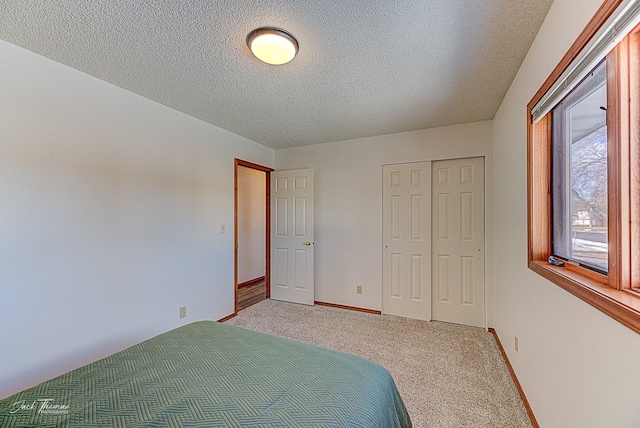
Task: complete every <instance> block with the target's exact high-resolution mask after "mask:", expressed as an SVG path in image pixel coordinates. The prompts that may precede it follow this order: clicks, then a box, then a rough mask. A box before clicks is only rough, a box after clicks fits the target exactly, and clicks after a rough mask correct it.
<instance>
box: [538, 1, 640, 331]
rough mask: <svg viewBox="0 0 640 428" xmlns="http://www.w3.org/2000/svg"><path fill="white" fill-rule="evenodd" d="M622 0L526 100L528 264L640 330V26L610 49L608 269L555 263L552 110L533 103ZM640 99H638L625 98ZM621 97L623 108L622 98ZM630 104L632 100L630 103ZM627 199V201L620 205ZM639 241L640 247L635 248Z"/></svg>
mask: <svg viewBox="0 0 640 428" xmlns="http://www.w3.org/2000/svg"><path fill="white" fill-rule="evenodd" d="M621 2H622V0H606V1H605V2H604V3H603V4H602V6H601V7H600V9H599V10H598V11H597V12H596V15H595V16H594V17H593V18H592V19H591V21H590V22H589V24H588V25H587V27H586V28H585V29H584V31H583V32H582V33H581V34H580V36H579V37H578V39H577V40H576V41H575V42H574V44H573V45H572V46H571V48H570V49H569V51H568V52H567V54H566V55H565V56H564V57H563V59H562V60H561V62H560V63H559V64H558V66H557V67H556V68H555V69H554V71H553V72H552V73H551V75H550V76H549V78H548V79H547V80H546V81H545V83H544V84H543V85H542V87H541V88H540V90H539V91H538V92H537V93H536V95H535V96H534V97H533V99H532V100H531V101H530V102H529V104H528V106H527V154H528V157H527V183H528V186H527V202H528V209H527V217H528V266H529V268H530V269H531V270H532V271H534V272H536V273H538V274H540V275H542V276H543V277H545V278H546V279H548V280H549V281H551V282H553V283H555V284H557V285H558V286H560V287H561V288H563V289H565V290H566V291H568V292H570V293H572V294H573V295H575V296H577V297H579V298H580V299H582V300H583V301H585V302H587V303H589V304H590V305H592V306H593V307H595V308H597V309H599V310H600V311H602V312H603V313H605V314H607V315H609V316H610V317H612V318H614V319H616V320H617V321H619V322H620V323H622V324H624V325H625V326H627V327H629V328H630V329H632V330H633V331H635V332H637V333H640V269H639V267H640V254H639V253H640V252H639V251H638V249H640V245H638V244H640V219H638V218H637V217H638V216H637V215H636V216H635V217H634V216H633V215H632V213H636V214H637V213H640V211H638V208H640V201H638V200H637V199H638V198H637V196H636V197H634V196H633V195H638V194H640V193H638V192H639V191H640V147H639V146H640V119H639V117H640V115H639V114H640V106H639V105H638V104H639V103H638V101H637V100H638V98H639V96H640V84H639V83H638V79H637V78H635V77H631V78H630V76H638V74H637V73H638V70H639V69H640V64H639V62H640V26H638V27H637V28H636V29H635V30H634V31H633V32H632V34H630V35H629V36H628V37H627V38H625V40H624V41H623V42H621V43H620V44H619V45H618V46H617V47H616V48H615V49H614V50H613V51H612V52H611V53H610V54H609V55H608V56H607V134H608V139H609V141H621V142H622V143H620V144H617V143H614V144H609V147H608V154H607V157H608V166H607V168H608V169H609V171H610V173H609V174H608V186H609V189H610V190H609V226H608V229H609V242H608V245H609V248H610V250H609V268H608V274H607V275H601V274H599V273H596V272H594V271H591V270H589V269H586V268H583V267H579V266H573V265H570V264H565V267H557V266H554V265H551V264H550V263H548V261H547V259H548V257H549V256H550V255H551V249H552V244H551V242H552V224H551V207H552V200H551V190H552V189H551V186H552V183H551V165H550V162H551V114H550V113H549V114H547V115H546V116H545V117H543V118H542V119H541V120H540V121H538V122H537V123H535V124H534V123H533V117H532V115H531V111H532V108H533V107H534V106H535V105H536V104H537V103H538V101H539V100H540V99H541V98H542V97H543V96H544V94H545V93H546V92H547V91H548V90H549V88H551V86H552V85H553V84H554V82H555V81H556V80H557V79H558V78H559V76H560V75H561V74H562V73H563V71H564V70H565V69H566V68H567V67H568V66H569V64H570V63H571V62H572V61H573V60H574V59H575V57H576V56H577V55H578V54H579V53H580V52H581V50H582V49H584V47H585V46H586V44H587V43H588V42H589V40H590V39H591V38H592V37H593V35H595V34H596V32H597V31H598V30H599V29H600V27H601V26H602V25H603V24H604V23H605V22H606V20H607V19H608V18H609V16H610V15H611V14H612V13H613V12H614V11H615V9H616V8H617V7H618V6H619V5H620V3H621ZM629 99H635V101H634V102H631V103H620V102H619V100H629ZM621 105H622V108H620V106H621ZM627 106H629V108H627ZM618 207H621V208H622V209H619V208H618ZM634 249H635V251H633V250H634Z"/></svg>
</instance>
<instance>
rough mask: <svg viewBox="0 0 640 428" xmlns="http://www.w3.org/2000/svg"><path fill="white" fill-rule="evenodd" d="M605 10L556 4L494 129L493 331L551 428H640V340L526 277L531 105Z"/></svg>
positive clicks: (593, 3)
mask: <svg viewBox="0 0 640 428" xmlns="http://www.w3.org/2000/svg"><path fill="white" fill-rule="evenodd" d="M601 3H602V1H601V0H556V1H555V3H554V4H553V6H552V8H551V10H550V11H549V14H548V16H547V18H546V21H545V23H544V25H543V26H542V28H541V30H540V32H539V34H538V36H537V38H536V40H535V42H534V44H533V46H532V47H531V50H530V52H529V54H528V56H527V58H526V59H525V61H524V63H523V65H522V68H521V69H520V71H519V73H518V75H517V77H516V79H515V81H514V83H513V85H512V87H511V89H510V90H509V92H508V94H507V96H506V98H505V100H504V101H503V103H502V106H501V107H500V110H499V111H498V114H497V115H496V117H495V119H494V183H493V190H494V203H495V206H494V241H493V244H494V246H495V251H494V256H495V260H496V264H495V270H494V272H495V328H496V331H497V333H498V335H499V337H500V338H501V341H502V342H503V344H504V346H505V348H506V352H507V354H508V356H509V359H510V361H511V363H512V365H513V367H514V369H515V371H516V374H517V376H518V379H519V380H520V383H521V384H522V387H523V388H524V391H525V394H526V396H527V398H528V400H529V402H530V404H531V406H532V408H533V411H534V413H535V415H536V418H537V420H538V422H539V423H540V425H541V426H542V427H545V428H546V427H559V428H560V427H562V428H567V427H581V428H586V427H620V428H622V427H638V426H640V404H639V402H640V401H639V400H640V369H638V365H637V364H638V356H640V336H639V335H638V334H636V333H634V332H632V331H631V330H629V329H628V328H626V327H624V326H623V325H622V324H620V323H618V322H616V321H614V320H612V319H611V318H609V317H607V316H605V315H604V314H602V313H601V312H599V311H598V310H596V309H594V308H592V307H591V306H589V305H588V304H586V303H584V302H582V301H581V300H579V299H578V298H576V297H574V296H573V295H571V294H569V293H567V292H565V291H563V290H562V289H561V288H560V287H558V286H556V285H554V284H552V283H551V282H549V281H547V280H545V279H543V278H542V277H541V276H539V275H537V274H535V273H533V272H532V271H530V270H529V269H528V268H527V201H526V196H527V191H526V189H527V183H526V165H527V155H526V105H527V103H528V102H529V101H530V100H531V98H532V97H533V96H534V94H535V93H536V92H537V90H538V89H539V88H540V86H542V83H543V82H544V80H545V79H546V78H547V77H548V76H549V74H550V73H551V71H552V70H553V68H554V67H555V66H556V65H557V64H558V62H559V61H560V59H561V58H562V56H563V55H564V54H565V52H566V51H567V50H568V48H569V47H570V46H571V44H572V43H573V42H574V40H575V39H576V37H577V36H578V34H579V33H580V32H581V31H582V29H583V28H584V27H585V26H586V24H587V22H588V21H589V19H591V17H592V16H593V15H594V13H595V12H596V10H597V9H598V7H599V6H600V4H601ZM516 335H517V336H518V338H519V353H516V352H515V350H514V344H513V342H514V336H516Z"/></svg>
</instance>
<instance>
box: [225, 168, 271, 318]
mask: <svg viewBox="0 0 640 428" xmlns="http://www.w3.org/2000/svg"><path fill="white" fill-rule="evenodd" d="M239 167H245V168H249V169H254V170H256V171H262V172H264V173H265V196H266V197H265V200H266V204H265V221H266V224H265V270H264V283H265V287H266V297H267V299H268V298H269V297H271V271H270V266H271V172H272V171H273V170H274V169H273V168H269V167H267V166H263V165H259V164H256V163H253V162H248V161H245V160H242V159H238V158H235V159H234V166H233V290H234V291H233V293H234V298H233V299H234V306H233V314H234V315H238V168H239Z"/></svg>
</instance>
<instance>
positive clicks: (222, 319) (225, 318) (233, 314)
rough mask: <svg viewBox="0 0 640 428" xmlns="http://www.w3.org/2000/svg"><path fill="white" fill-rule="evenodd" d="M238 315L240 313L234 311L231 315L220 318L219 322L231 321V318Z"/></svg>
mask: <svg viewBox="0 0 640 428" xmlns="http://www.w3.org/2000/svg"><path fill="white" fill-rule="evenodd" d="M236 315H238V313H237V312H234V313H232V314H231V315H229V316H228V317H224V318H221V319H219V320H218V322H225V321H229V320H230V319H231V318H234V317H235V316H236Z"/></svg>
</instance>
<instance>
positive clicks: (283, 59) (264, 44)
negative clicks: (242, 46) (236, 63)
mask: <svg viewBox="0 0 640 428" xmlns="http://www.w3.org/2000/svg"><path fill="white" fill-rule="evenodd" d="M247 46H249V49H251V52H253V54H254V55H255V56H256V57H257V58H258V59H259V60H260V61H263V62H266V63H267V64H273V65H281V64H286V63H288V62H289V61H291V60H292V59H293V58H294V57H295V56H296V54H297V53H298V41H297V40H296V38H295V37H293V36H292V35H291V34H289V33H287V32H286V31H284V30H282V29H280V28H275V27H261V28H256V29H255V30H253V31H252V32H250V33H249V35H248V36H247Z"/></svg>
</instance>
